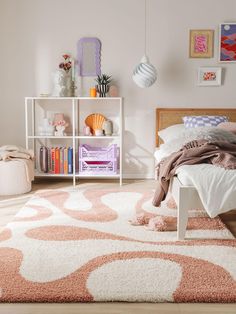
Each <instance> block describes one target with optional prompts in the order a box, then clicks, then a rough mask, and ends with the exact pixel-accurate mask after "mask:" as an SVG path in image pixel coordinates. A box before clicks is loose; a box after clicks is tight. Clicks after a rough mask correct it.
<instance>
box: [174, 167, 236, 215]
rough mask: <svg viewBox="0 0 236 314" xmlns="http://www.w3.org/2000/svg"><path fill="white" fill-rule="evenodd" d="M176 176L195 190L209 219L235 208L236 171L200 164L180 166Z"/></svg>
mask: <svg viewBox="0 0 236 314" xmlns="http://www.w3.org/2000/svg"><path fill="white" fill-rule="evenodd" d="M176 174H177V175H178V176H180V177H183V176H184V177H185V178H186V179H187V180H188V181H189V182H191V183H192V184H191V185H193V186H194V187H195V188H196V189H197V191H198V194H199V197H200V199H201V201H202V204H203V206H204V208H205V210H206V211H207V213H208V215H209V216H210V217H211V218H214V217H216V216H217V215H219V214H222V213H225V212H227V211H229V210H231V209H235V208H236V170H226V169H224V168H221V167H217V166H213V165H209V164H200V165H191V166H188V165H185V166H181V167H179V168H178V169H177V170H176ZM180 181H181V178H180Z"/></svg>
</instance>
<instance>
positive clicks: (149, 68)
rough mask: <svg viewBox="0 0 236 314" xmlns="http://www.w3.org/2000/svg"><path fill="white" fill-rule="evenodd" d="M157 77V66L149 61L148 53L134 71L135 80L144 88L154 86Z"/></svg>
mask: <svg viewBox="0 0 236 314" xmlns="http://www.w3.org/2000/svg"><path fill="white" fill-rule="evenodd" d="M156 79H157V70H156V69H155V67H154V66H153V65H152V64H151V63H149V60H148V57H147V56H146V55H144V56H143V58H142V59H141V63H139V64H138V65H137V66H136V68H135V69H134V72H133V80H134V82H135V83H136V84H137V85H138V86H139V87H142V88H145V87H150V86H152V85H153V84H154V83H155V81H156Z"/></svg>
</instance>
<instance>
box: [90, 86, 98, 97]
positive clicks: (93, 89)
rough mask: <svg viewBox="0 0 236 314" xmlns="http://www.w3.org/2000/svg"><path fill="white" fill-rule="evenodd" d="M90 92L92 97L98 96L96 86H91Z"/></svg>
mask: <svg viewBox="0 0 236 314" xmlns="http://www.w3.org/2000/svg"><path fill="white" fill-rule="evenodd" d="M89 94H90V97H97V90H96V87H92V88H90V91H89Z"/></svg>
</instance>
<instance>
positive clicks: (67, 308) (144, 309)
mask: <svg viewBox="0 0 236 314" xmlns="http://www.w3.org/2000/svg"><path fill="white" fill-rule="evenodd" d="M90 182H91V181H89V182H86V181H83V183H81V184H82V185H83V187H84V186H85V185H87V184H88V185H90V184H95V185H96V186H98V187H105V186H106V187H107V186H109V187H111V186H113V185H114V186H117V188H119V185H118V184H117V182H113V181H108V182H102V183H101V181H100V182H99V181H98V182H95V181H94V182H92V183H90ZM125 184H132V186H136V185H137V186H140V185H142V186H144V187H147V188H155V181H154V180H145V181H142V180H139V181H138V180H137V181H126V182H125ZM70 185H71V181H55V180H49V181H43V180H40V181H38V182H36V183H35V184H34V185H33V190H32V192H30V193H28V194H26V195H23V196H18V197H0V231H1V229H2V228H3V227H4V226H5V225H6V224H7V223H8V222H9V221H11V219H12V218H13V217H14V215H15V214H16V213H17V212H18V211H19V209H20V208H21V207H22V206H23V205H24V204H25V203H26V202H27V200H28V199H29V198H30V197H31V196H32V194H34V192H35V191H37V190H39V189H47V188H50V189H56V188H62V187H65V186H70ZM221 218H222V220H223V221H224V222H225V224H226V225H227V226H228V228H229V229H230V230H231V232H232V233H233V234H234V235H235V236H236V210H235V211H231V212H229V213H227V214H224V215H222V217H221ZM235 267H236V266H235ZM41 313H43V314H75V313H76V314H77V313H81V314H121V313H128V314H132V313H135V314H141V313H142V314H154V313H155V314H159V313H160V314H190V313H191V314H208V313H214V314H236V304H214V303H213V304H172V303H162V304H153V303H94V304H91V303H90V304H79V303H78V304H72V303H71V304H53V303H50V304H41V303H35V304H1V303H0V314H41Z"/></svg>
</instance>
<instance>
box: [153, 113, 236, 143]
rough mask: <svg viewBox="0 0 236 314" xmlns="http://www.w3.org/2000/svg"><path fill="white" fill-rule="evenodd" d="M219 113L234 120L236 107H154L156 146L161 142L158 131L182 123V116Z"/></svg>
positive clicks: (235, 118)
mask: <svg viewBox="0 0 236 314" xmlns="http://www.w3.org/2000/svg"><path fill="white" fill-rule="evenodd" d="M201 115H209V116H210V115H219V116H227V117H228V118H229V121H236V109H233V108H224V109H223V108H221V109H218V108H207V109H204V108H201V109H195V108H191V109H189V108H157V109H156V146H157V147H158V146H159V145H160V144H161V140H160V138H159V136H158V131H159V130H162V129H165V128H167V127H168V126H171V125H173V124H178V123H183V121H182V117H184V116H201Z"/></svg>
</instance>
